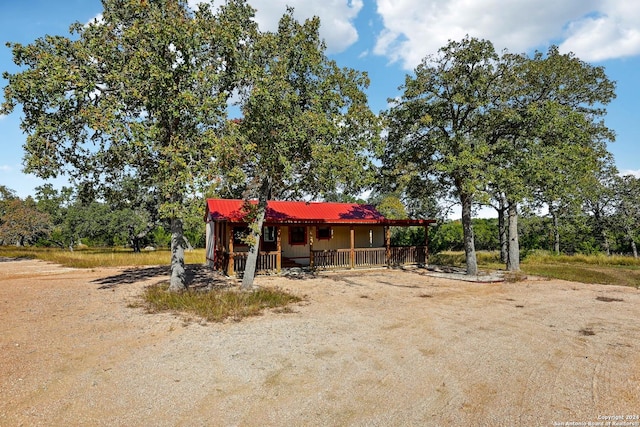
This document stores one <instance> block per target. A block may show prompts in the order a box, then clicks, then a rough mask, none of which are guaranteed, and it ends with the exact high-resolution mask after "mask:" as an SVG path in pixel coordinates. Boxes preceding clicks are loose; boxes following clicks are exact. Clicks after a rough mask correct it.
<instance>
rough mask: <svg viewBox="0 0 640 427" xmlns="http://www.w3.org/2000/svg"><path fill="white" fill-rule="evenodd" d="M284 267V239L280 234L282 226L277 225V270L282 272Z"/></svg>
mask: <svg viewBox="0 0 640 427" xmlns="http://www.w3.org/2000/svg"><path fill="white" fill-rule="evenodd" d="M281 268H282V240H281V235H280V226H277V227H276V271H277V272H278V273H280V270H281Z"/></svg>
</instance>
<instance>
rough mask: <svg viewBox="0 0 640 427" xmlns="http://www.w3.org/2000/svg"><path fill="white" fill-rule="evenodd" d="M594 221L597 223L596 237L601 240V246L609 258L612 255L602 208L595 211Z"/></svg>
mask: <svg viewBox="0 0 640 427" xmlns="http://www.w3.org/2000/svg"><path fill="white" fill-rule="evenodd" d="M593 220H594V222H595V227H596V230H597V233H596V235H597V236H598V238H599V240H600V245H601V246H602V249H604V252H605V253H606V254H607V256H610V255H611V247H610V246H609V239H608V238H607V232H606V230H605V226H604V224H603V220H602V214H601V213H600V207H599V206H596V207H595V208H594V209H593Z"/></svg>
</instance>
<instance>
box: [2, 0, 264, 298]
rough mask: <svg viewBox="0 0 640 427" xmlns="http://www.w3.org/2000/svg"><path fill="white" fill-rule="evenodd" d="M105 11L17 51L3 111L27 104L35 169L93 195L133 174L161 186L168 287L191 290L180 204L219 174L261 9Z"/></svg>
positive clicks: (128, 0) (147, 6)
mask: <svg viewBox="0 0 640 427" xmlns="http://www.w3.org/2000/svg"><path fill="white" fill-rule="evenodd" d="M102 4H103V7H104V11H103V13H102V18H101V19H100V20H95V21H94V22H91V23H89V24H86V25H84V24H81V23H75V24H73V25H72V27H71V34H70V37H63V36H50V35H47V36H44V37H42V38H39V39H37V40H36V41H35V42H33V43H32V44H29V45H22V44H20V43H13V44H9V47H10V48H11V49H12V52H13V61H14V63H15V64H16V65H18V66H19V67H20V68H21V71H20V72H17V73H15V74H10V73H4V74H3V76H4V78H5V79H7V80H8V81H9V84H8V85H7V86H6V87H5V89H4V95H5V96H4V99H5V100H4V103H3V104H2V108H1V109H0V113H9V112H11V111H12V110H13V109H14V108H15V107H16V106H17V105H18V104H20V105H21V106H22V113H23V118H22V121H21V127H22V129H23V130H24V131H25V133H26V134H27V140H26V143H25V147H24V148H25V151H26V155H25V170H26V171H27V172H31V173H34V174H36V175H38V176H40V177H42V178H49V177H55V176H57V175H59V174H67V175H68V176H70V177H71V178H72V179H74V180H75V181H76V182H77V183H78V184H79V186H80V187H81V189H80V191H79V192H80V194H81V196H84V195H85V193H87V194H86V195H87V196H88V197H87V199H88V200H94V199H95V198H96V197H95V196H96V195H99V194H100V193H94V190H96V189H102V190H104V189H105V188H106V189H108V188H110V187H112V186H113V184H114V183H118V182H122V181H123V180H124V179H125V178H127V177H132V178H133V179H135V180H136V181H137V183H138V185H139V186H140V187H143V188H147V189H156V190H157V195H158V211H159V213H160V215H161V216H162V217H165V218H169V219H171V220H172V221H173V223H174V224H173V225H172V230H173V231H174V233H175V236H174V238H173V239H172V248H173V252H172V272H175V273H176V274H172V277H174V279H175V280H172V285H175V286H176V287H184V281H183V279H184V275H183V274H182V271H183V263H184V260H183V255H182V250H183V247H184V246H185V243H184V239H183V234H182V227H181V225H182V221H183V217H184V212H185V210H186V209H185V205H184V203H183V199H184V197H185V195H186V194H194V193H196V190H198V189H201V188H202V187H203V183H205V182H206V181H207V180H208V179H209V177H210V176H211V167H212V166H213V162H212V159H213V158H215V157H216V148H217V146H218V145H219V144H220V130H221V128H222V125H223V123H224V121H225V120H226V110H227V100H228V99H229V98H230V97H231V94H232V92H233V90H234V89H235V88H236V87H237V84H238V83H239V80H240V79H241V78H242V76H241V75H240V73H239V69H242V68H243V67H244V66H243V62H244V61H245V59H244V58H246V57H248V56H247V55H246V52H247V50H248V49H249V48H250V47H252V46H253V43H252V41H253V37H252V35H253V34H254V32H255V28H256V24H255V22H254V21H253V20H252V19H251V18H252V17H253V9H252V8H251V7H249V6H248V5H247V4H246V3H245V2H244V1H242V0H231V1H229V2H226V3H225V4H224V5H223V6H222V7H221V8H219V9H217V12H216V13H215V14H214V12H213V11H212V4H211V3H199V4H198V5H197V7H196V9H195V10H191V9H190V8H189V7H188V5H187V2H186V1H182V0H156V1H139V0H104V1H103V2H102ZM105 193H106V191H105ZM81 199H83V200H84V197H81ZM102 221H103V219H99V220H98V222H102ZM78 226H80V225H79V224H78ZM87 227H93V226H87ZM89 231H91V230H87V232H89Z"/></svg>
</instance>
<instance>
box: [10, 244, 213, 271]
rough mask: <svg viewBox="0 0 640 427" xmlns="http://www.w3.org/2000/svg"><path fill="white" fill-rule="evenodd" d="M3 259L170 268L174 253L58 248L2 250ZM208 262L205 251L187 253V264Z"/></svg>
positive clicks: (13, 247)
mask: <svg viewBox="0 0 640 427" xmlns="http://www.w3.org/2000/svg"><path fill="white" fill-rule="evenodd" d="M0 257H8V258H32V259H41V260H43V261H48V262H53V263H55V264H60V265H63V266H65V267H73V268H95V267H125V266H126V267H137V266H149V265H168V264H169V263H170V261H171V252H170V251H169V250H168V249H159V250H155V251H142V252H139V253H134V252H133V251H132V250H131V249H128V248H83V249H77V250H74V251H73V252H72V251H69V250H63V249H58V248H38V247H15V246H0ZM204 261H205V250H204V249H194V250H192V251H186V252H185V263H186V264H202V263H204Z"/></svg>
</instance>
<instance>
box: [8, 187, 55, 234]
mask: <svg viewBox="0 0 640 427" xmlns="http://www.w3.org/2000/svg"><path fill="white" fill-rule="evenodd" d="M52 226H53V224H52V221H51V217H50V215H49V214H47V213H46V212H40V211H38V210H37V208H36V203H35V202H34V200H33V199H32V198H31V197H27V198H26V199H25V200H22V199H20V198H19V197H16V196H15V195H14V192H13V190H10V189H9V188H7V187H5V186H0V244H5V245H6V244H11V245H17V246H24V245H33V244H35V243H36V242H37V241H38V240H39V239H42V238H45V237H47V236H48V235H49V234H50V233H51V229H52Z"/></svg>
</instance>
